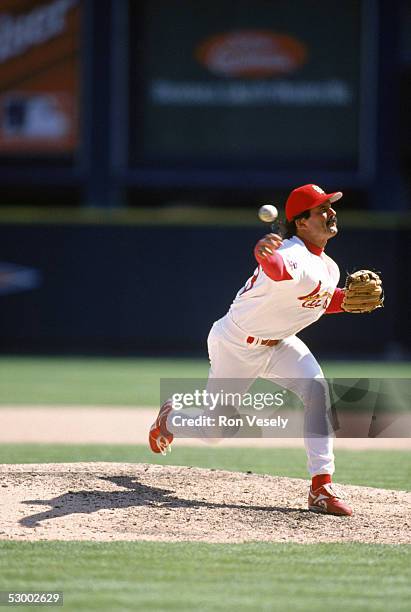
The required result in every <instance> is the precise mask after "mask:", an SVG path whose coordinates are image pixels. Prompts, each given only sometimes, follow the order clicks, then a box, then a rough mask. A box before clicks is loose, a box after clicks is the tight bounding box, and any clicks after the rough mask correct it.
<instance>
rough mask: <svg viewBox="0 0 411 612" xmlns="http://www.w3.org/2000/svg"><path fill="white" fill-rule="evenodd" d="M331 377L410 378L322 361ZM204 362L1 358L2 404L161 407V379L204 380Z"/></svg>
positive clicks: (374, 367)
mask: <svg viewBox="0 0 411 612" xmlns="http://www.w3.org/2000/svg"><path fill="white" fill-rule="evenodd" d="M322 365H323V368H324V372H325V374H326V376H328V377H332V378H335V377H340V378H351V377H353V378H357V377H358V378H361V377H370V378H411V363H409V362H402V363H397V362H392V363H389V362H354V361H352V362H331V361H330V362H324V363H323V364H322ZM207 373H208V362H207V360H205V359H135V358H112V359H105V358H78V357H72V358H70V357H0V403H1V404H35V405H45V404H48V405H53V404H55V405H58V404H69V405H100V406H102V405H122V406H138V405H143V406H149V405H151V406H158V403H159V396H160V393H159V387H160V379H161V378H205V377H207Z"/></svg>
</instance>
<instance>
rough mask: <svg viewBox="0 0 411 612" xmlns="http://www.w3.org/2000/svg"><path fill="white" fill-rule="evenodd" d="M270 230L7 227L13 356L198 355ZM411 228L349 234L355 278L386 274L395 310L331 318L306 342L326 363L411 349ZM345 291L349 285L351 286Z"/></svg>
mask: <svg viewBox="0 0 411 612" xmlns="http://www.w3.org/2000/svg"><path fill="white" fill-rule="evenodd" d="M261 234H262V232H261V226H260V227H259V226H249V227H229V226H224V227H222V226H220V227H215V226H214V227H213V226H183V225H180V226H179V225H172V226H165V225H162V226H160V225H159V226H155V225H154V226H153V225H151V226H149V225H134V226H126V225H121V224H119V225H117V226H113V225H98V224H90V225H88V224H82V225H76V224H74V223H73V224H61V225H58V224H52V223H41V224H35V225H31V224H18V223H3V224H0V244H1V251H0V252H1V255H0V262H1V267H0V304H1V312H2V316H1V320H0V339H1V351H2V352H10V351H13V352H14V351H17V352H33V351H34V352H37V351H58V352H73V351H75V352H81V351H90V352H102V353H111V352H120V353H145V354H151V355H157V354H166V353H175V354H179V353H184V352H198V353H200V354H203V355H205V354H206V353H205V350H206V338H207V333H208V330H209V328H210V326H211V324H212V322H213V321H214V320H216V319H217V318H219V317H220V316H222V315H223V314H224V313H225V312H226V310H227V308H228V307H229V305H230V302H231V300H232V298H233V297H234V295H235V293H236V291H237V290H238V289H239V288H240V287H241V286H242V285H243V283H244V282H245V280H246V279H247V278H248V277H249V276H250V275H251V274H252V272H253V270H254V267H255V262H254V259H253V255H252V251H253V246H254V244H255V242H256V241H257V240H258V239H259V237H261ZM410 242H411V231H410V230H409V229H405V228H404V229H382V228H381V229H373V230H366V229H355V228H351V229H350V228H349V229H344V230H343V231H341V233H340V235H339V236H338V237H337V238H336V239H335V240H333V241H332V242H331V243H329V248H328V250H327V252H328V253H329V254H330V255H331V256H332V257H334V258H335V259H336V261H337V262H338V263H339V265H340V269H341V277H342V279H343V278H344V277H345V271H352V270H354V269H359V268H364V267H365V268H366V267H370V268H373V269H376V270H379V271H381V273H382V276H383V278H384V285H385V289H386V296H387V297H386V307H385V308H384V309H383V310H379V311H377V312H375V313H373V314H371V315H363V316H360V315H346V314H339V315H332V316H331V315H330V316H325V317H323V318H322V320H321V322H320V323H319V324H317V325H314V326H312V327H311V328H309V329H307V330H305V331H304V332H303V333H302V334H301V337H302V338H303V339H304V340H306V341H308V343H309V345H310V346H311V347H312V348H313V349H314V350H315V351H317V352H320V353H321V354H326V355H327V356H328V355H330V356H335V357H338V356H343V355H344V356H348V357H349V356H352V357H355V356H362V355H365V354H369V355H370V356H389V355H391V354H392V353H394V354H401V352H406V351H409V350H410V348H411V347H410V334H409V333H408V332H407V331H406V330H409V316H408V306H407V304H409V303H410V286H411V279H410V271H409V266H408V265H407V263H408V262H409V261H410V257H409V255H410V246H409V245H410ZM340 284H341V283H340Z"/></svg>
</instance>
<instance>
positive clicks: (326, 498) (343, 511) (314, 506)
mask: <svg viewBox="0 0 411 612" xmlns="http://www.w3.org/2000/svg"><path fill="white" fill-rule="evenodd" d="M308 509H309V510H311V512H322V513H324V514H338V515H341V516H351V515H352V508H350V506H349V505H348V504H346V503H345V502H344V501H343V500H342V499H341V497H340V496H339V494H338V493H337V491H336V490H335V489H334V488H333V486H332V484H331V483H327V484H325V485H323V486H322V487H319V488H318V489H316V490H315V491H313V490H312V488H311V487H310V492H309V494H308Z"/></svg>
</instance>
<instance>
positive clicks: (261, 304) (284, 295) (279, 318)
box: [229, 236, 340, 339]
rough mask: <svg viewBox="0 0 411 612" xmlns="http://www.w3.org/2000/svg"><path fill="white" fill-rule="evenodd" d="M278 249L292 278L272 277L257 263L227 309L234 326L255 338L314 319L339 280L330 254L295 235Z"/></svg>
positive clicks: (284, 332) (278, 335)
mask: <svg viewBox="0 0 411 612" xmlns="http://www.w3.org/2000/svg"><path fill="white" fill-rule="evenodd" d="M278 252H279V253H281V256H282V258H283V260H284V264H285V267H286V269H287V272H288V273H289V274H290V276H292V278H291V279H290V280H281V281H274V280H272V279H271V278H269V276H267V275H266V274H265V272H264V271H263V269H262V267H261V266H258V268H256V270H255V272H254V275H253V276H252V277H251V278H249V279H248V281H247V283H246V284H245V286H244V287H242V289H240V291H239V292H238V293H237V295H236V297H235V299H234V301H233V303H232V304H231V307H230V310H229V316H230V317H231V318H232V320H233V321H234V323H236V325H237V326H238V327H240V328H241V329H242V330H244V332H246V333H247V334H250V335H252V336H255V337H258V338H267V339H270V338H271V339H282V338H287V337H288V336H291V335H293V334H296V333H297V332H299V331H301V330H302V329H304V328H305V327H307V326H308V325H311V323H314V321H317V320H318V319H319V318H320V317H321V316H322V315H323V314H324V313H325V311H326V308H327V306H328V305H329V303H330V301H331V298H332V296H333V293H334V291H335V288H336V287H337V284H338V281H339V280H340V271H339V269H338V266H337V264H336V263H335V262H334V261H333V260H332V259H331V257H328V255H326V254H325V253H324V252H323V253H322V254H321V255H315V254H314V253H311V251H309V250H308V249H307V247H306V246H305V244H304V242H303V241H302V240H300V238H297V236H293V237H292V238H290V239H287V240H284V242H283V244H282V245H281V247H280V248H279V249H278Z"/></svg>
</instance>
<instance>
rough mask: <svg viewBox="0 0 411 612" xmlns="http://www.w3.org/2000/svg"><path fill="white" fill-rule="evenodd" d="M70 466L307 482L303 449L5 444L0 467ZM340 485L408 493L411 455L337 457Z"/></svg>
mask: <svg viewBox="0 0 411 612" xmlns="http://www.w3.org/2000/svg"><path fill="white" fill-rule="evenodd" d="M72 461H118V462H126V463H157V464H163V465H165V464H168V465H192V466H196V467H204V468H213V469H222V470H233V471H240V472H246V471H247V470H250V471H252V472H254V473H257V474H272V475H276V476H288V477H290V478H308V474H307V471H306V467H305V464H306V457H305V452H304V450H303V449H296V448H287V449H285V448H281V449H280V448H275V449H262V448H250V449H247V448H219V447H218V446H204V447H196V448H194V447H180V448H178V441H177V442H176V444H175V448H174V450H173V452H172V453H171V454H169V455H167V457H166V458H163V457H162V456H161V455H159V456H157V455H154V454H153V453H152V452H151V451H150V450H149V449H148V448H147V447H145V446H132V445H127V446H123V445H108V444H107V445H103V444H102V445H76V446H72V445H64V444H46V445H43V444H2V445H1V446H0V463H56V462H72ZM334 479H335V481H336V482H341V483H345V484H353V485H362V486H369V487H380V488H384V489H399V490H404V489H409V487H410V482H411V453H410V452H408V451H367V452H364V451H346V450H340V451H338V452H337V453H336V473H335V477H334Z"/></svg>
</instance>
